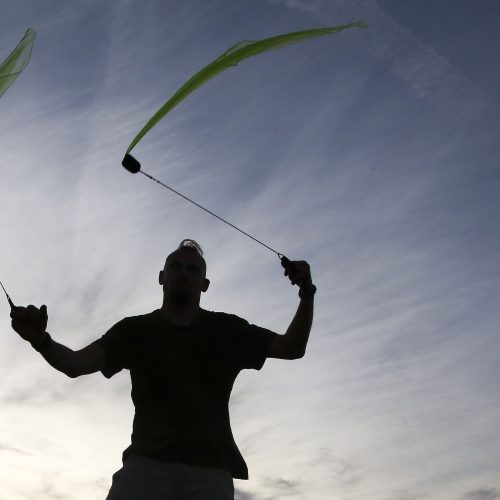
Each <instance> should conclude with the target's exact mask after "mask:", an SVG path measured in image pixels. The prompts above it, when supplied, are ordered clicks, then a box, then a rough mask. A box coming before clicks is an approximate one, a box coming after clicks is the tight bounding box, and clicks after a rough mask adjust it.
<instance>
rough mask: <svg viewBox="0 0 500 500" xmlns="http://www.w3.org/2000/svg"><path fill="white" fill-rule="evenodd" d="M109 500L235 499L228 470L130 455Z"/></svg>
mask: <svg viewBox="0 0 500 500" xmlns="http://www.w3.org/2000/svg"><path fill="white" fill-rule="evenodd" d="M106 500H234V484H233V478H232V476H231V474H230V473H229V472H228V471H225V470H220V469H211V468H208V467H198V466H195V465H187V464H181V463H166V462H159V461H157V460H153V459H151V458H147V457H140V456H138V455H130V456H129V457H128V458H127V460H126V462H125V464H124V465H123V467H122V468H121V469H119V470H118V471H116V472H115V473H114V474H113V482H112V485H111V489H110V490H109V493H108V496H107V497H106Z"/></svg>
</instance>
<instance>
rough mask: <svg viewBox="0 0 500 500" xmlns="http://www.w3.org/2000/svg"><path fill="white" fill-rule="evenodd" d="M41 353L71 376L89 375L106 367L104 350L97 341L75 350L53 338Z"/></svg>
mask: <svg viewBox="0 0 500 500" xmlns="http://www.w3.org/2000/svg"><path fill="white" fill-rule="evenodd" d="M40 354H41V355H42V356H43V357H44V359H45V361H47V363H49V365H50V366H52V367H53V368H55V369H56V370H59V371H60V372H62V373H64V374H65V375H67V376H68V377H71V378H76V377H79V376H80V375H88V374H90V373H95V372H98V371H101V370H104V369H105V368H106V356H105V354H104V350H103V348H102V347H101V346H100V345H99V344H96V343H93V344H90V345H88V346H87V347H84V348H83V349H80V350H79V351H73V350H72V349H70V348H68V347H66V346H64V345H62V344H58V343H57V342H55V341H54V340H51V341H50V343H49V344H48V346H47V347H46V348H45V349H44V350H42V351H41V352H40Z"/></svg>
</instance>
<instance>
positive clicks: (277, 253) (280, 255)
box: [139, 170, 286, 259]
mask: <svg viewBox="0 0 500 500" xmlns="http://www.w3.org/2000/svg"><path fill="white" fill-rule="evenodd" d="M139 172H140V173H141V174H143V175H145V176H146V177H148V178H149V179H151V180H152V181H155V182H157V183H158V184H160V185H161V186H163V187H165V188H167V189H170V191H172V192H173V193H175V194H177V195H179V196H181V197H182V198H184V199H185V200H187V201H189V202H191V203H192V204H193V205H196V206H197V207H198V208H201V209H202V210H205V212H208V213H209V214H210V215H213V216H214V217H216V218H217V219H219V220H220V221H222V222H225V223H226V224H227V225H228V226H231V227H232V228H234V229H237V230H238V231H239V232H240V233H243V234H244V235H245V236H248V237H249V238H251V239H252V240H254V241H256V242H257V243H260V244H261V245H262V246H263V247H266V248H267V249H268V250H271V252H274V253H275V254H276V255H277V256H278V257H279V258H280V259H283V257H285V256H284V255H283V254H281V253H279V252H277V251H276V250H274V249H272V248H271V247H270V246H267V245H266V244H265V243H262V241H259V240H258V239H257V238H254V237H253V236H252V235H250V234H248V233H246V232H245V231H243V230H242V229H240V228H239V227H236V226H235V225H234V224H231V223H230V222H228V221H227V220H225V219H223V218H222V217H219V216H218V215H217V214H214V213H213V212H211V211H210V210H208V208H205V207H203V206H201V205H200V204H199V203H196V202H195V201H193V200H191V199H189V198H188V197H187V196H184V195H183V194H181V193H179V192H178V191H176V190H175V189H173V188H171V187H170V186H167V185H166V184H163V182H161V181H159V180H158V179H155V178H154V177H153V176H152V175H149V174H147V173H146V172H144V171H143V170H139ZM285 258H286V257H285Z"/></svg>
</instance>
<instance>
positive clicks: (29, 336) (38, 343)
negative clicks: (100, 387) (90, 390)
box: [10, 305, 106, 378]
mask: <svg viewBox="0 0 500 500" xmlns="http://www.w3.org/2000/svg"><path fill="white" fill-rule="evenodd" d="M10 317H11V318H12V328H13V329H14V330H15V331H16V332H17V333H18V334H19V336H20V337H22V338H23V339H24V340H26V341H27V342H29V343H30V344H31V345H32V347H33V348H34V349H35V350H37V351H38V352H39V353H40V354H41V355H42V356H43V357H44V359H45V360H46V361H47V363H49V365H51V366H52V367H53V368H55V369H56V370H58V371H60V372H62V373H64V374H65V375H67V376H68V377H71V378H75V377H78V376H80V375H85V374H88V373H94V372H97V371H100V370H102V369H104V368H105V367H106V356H105V354H104V351H103V349H102V347H101V346H99V345H98V344H90V345H89V346H87V347H85V348H84V349H81V350H80V351H73V350H72V349H70V348H69V347H66V346H64V345H62V344H58V343H57V342H55V341H54V340H52V338H51V337H50V335H49V334H48V333H47V332H46V331H45V330H46V328H47V321H48V316H47V307H46V306H45V305H43V306H41V307H40V309H38V308H37V307H35V306H33V305H29V306H28V307H15V308H14V309H12V311H11V313H10Z"/></svg>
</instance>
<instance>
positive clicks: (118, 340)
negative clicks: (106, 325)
mask: <svg viewBox="0 0 500 500" xmlns="http://www.w3.org/2000/svg"><path fill="white" fill-rule="evenodd" d="M127 326H128V324H127V321H126V318H125V319H123V320H121V321H119V322H118V323H116V324H115V325H113V326H112V327H111V328H110V329H109V330H108V331H107V332H106V333H105V334H104V335H103V336H102V337H101V338H100V339H97V340H96V341H95V342H94V343H96V344H99V345H100V346H101V347H102V349H103V350H104V354H105V356H106V368H105V369H104V370H101V373H102V374H103V375H104V376H105V377H106V378H111V377H112V376H113V375H115V374H116V373H118V372H120V371H121V370H122V369H123V368H127V369H129V368H130V358H131V355H130V353H131V350H132V346H131V344H130V329H129V328H127Z"/></svg>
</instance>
